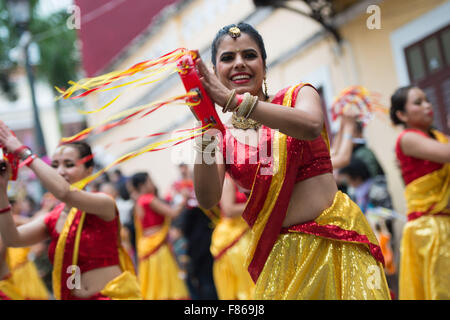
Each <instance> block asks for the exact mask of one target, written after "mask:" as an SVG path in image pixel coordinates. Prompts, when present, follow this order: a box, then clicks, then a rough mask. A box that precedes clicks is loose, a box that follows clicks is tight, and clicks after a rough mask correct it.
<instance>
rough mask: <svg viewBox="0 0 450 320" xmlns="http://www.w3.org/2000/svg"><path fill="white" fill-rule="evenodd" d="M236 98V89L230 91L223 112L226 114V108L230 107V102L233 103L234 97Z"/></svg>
mask: <svg viewBox="0 0 450 320" xmlns="http://www.w3.org/2000/svg"><path fill="white" fill-rule="evenodd" d="M235 96H236V89H233V90H231V93H230V95H229V96H228V100H227V103H226V104H225V106H224V107H223V112H227V111H228V108H229V107H230V104H231V102H232V101H233V99H234V97H235Z"/></svg>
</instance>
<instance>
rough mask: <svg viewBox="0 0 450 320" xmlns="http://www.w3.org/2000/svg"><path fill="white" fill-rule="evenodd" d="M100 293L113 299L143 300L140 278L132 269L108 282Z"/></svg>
mask: <svg viewBox="0 0 450 320" xmlns="http://www.w3.org/2000/svg"><path fill="white" fill-rule="evenodd" d="M100 294H102V295H103V296H105V297H108V298H110V299H112V300H142V296H141V289H140V287H139V283H138V280H137V278H136V276H135V275H134V274H132V273H131V272H130V271H124V272H122V273H121V274H120V275H119V276H118V277H116V278H114V279H113V280H111V281H110V282H108V283H107V284H106V286H105V287H104V288H103V289H102V291H100Z"/></svg>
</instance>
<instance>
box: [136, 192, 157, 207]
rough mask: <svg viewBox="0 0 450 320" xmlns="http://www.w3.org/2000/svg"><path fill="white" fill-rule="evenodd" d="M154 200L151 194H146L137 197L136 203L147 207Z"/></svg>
mask: <svg viewBox="0 0 450 320" xmlns="http://www.w3.org/2000/svg"><path fill="white" fill-rule="evenodd" d="M154 199H155V195H154V194H152V193H146V194H143V195H141V196H139V198H138V200H137V203H138V204H140V205H148V204H150V203H151V202H152V201H153V200H154Z"/></svg>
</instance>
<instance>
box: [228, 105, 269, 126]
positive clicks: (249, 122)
mask: <svg viewBox="0 0 450 320" xmlns="http://www.w3.org/2000/svg"><path fill="white" fill-rule="evenodd" d="M267 100H269V97H266V98H265V99H264V101H267ZM231 124H232V125H233V127H235V128H236V129H244V130H247V129H254V130H258V129H259V127H261V123H260V122H258V121H256V120H253V119H250V118H248V119H245V117H239V116H237V115H236V113H235V112H233V116H232V117H231Z"/></svg>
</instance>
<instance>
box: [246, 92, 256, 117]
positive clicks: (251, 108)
mask: <svg viewBox="0 0 450 320" xmlns="http://www.w3.org/2000/svg"><path fill="white" fill-rule="evenodd" d="M257 104H258V96H254V97H253V102H252V106H251V107H250V108H249V110H248V113H247V114H246V115H245V119H248V117H249V116H250V114H251V113H252V112H253V109H255V107H256V105H257Z"/></svg>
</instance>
